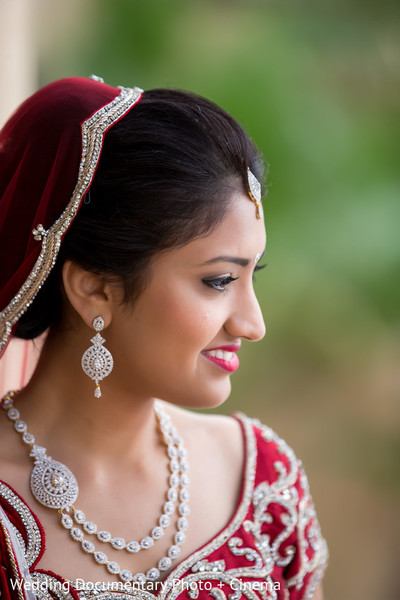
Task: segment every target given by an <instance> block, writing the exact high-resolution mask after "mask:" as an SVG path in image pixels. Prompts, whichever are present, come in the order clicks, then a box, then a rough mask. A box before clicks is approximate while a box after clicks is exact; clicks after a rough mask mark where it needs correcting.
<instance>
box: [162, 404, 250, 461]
mask: <svg viewBox="0 0 400 600" xmlns="http://www.w3.org/2000/svg"><path fill="white" fill-rule="evenodd" d="M167 410H168V412H169V414H170V415H171V417H172V419H173V422H174V423H175V424H176V426H177V429H178V431H182V432H183V433H184V435H185V438H186V439H187V440H188V441H189V443H194V442H195V443H196V446H197V448H199V449H202V451H203V453H204V454H203V456H204V457H205V456H206V455H210V456H215V453H216V452H217V453H218V454H219V455H221V454H222V455H225V456H226V457H229V460H230V462H231V464H232V463H234V464H240V463H241V462H242V461H243V458H244V456H243V455H244V452H243V433H242V427H241V425H240V423H239V422H238V420H237V419H235V418H232V417H231V416H225V415H218V414H206V413H200V412H194V411H190V410H185V409H181V408H178V407H176V406H172V405H170V404H168V405H167Z"/></svg>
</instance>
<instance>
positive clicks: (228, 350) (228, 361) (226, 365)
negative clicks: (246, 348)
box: [202, 344, 240, 373]
mask: <svg viewBox="0 0 400 600" xmlns="http://www.w3.org/2000/svg"><path fill="white" fill-rule="evenodd" d="M239 348H240V345H239V344H231V345H229V346H220V347H219V348H210V350H203V352H202V355H203V356H204V357H205V358H207V360H209V361H210V362H212V363H214V364H215V365H216V366H217V367H220V368H221V369H223V370H224V371H226V372H228V373H233V372H234V371H236V370H237V369H238V368H239V359H238V357H237V355H236V354H235V352H236V351H237V350H239Z"/></svg>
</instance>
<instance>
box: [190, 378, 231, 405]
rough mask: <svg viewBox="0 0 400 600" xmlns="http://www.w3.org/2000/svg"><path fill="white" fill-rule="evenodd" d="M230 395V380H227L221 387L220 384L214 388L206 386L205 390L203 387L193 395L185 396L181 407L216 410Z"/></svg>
mask: <svg viewBox="0 0 400 600" xmlns="http://www.w3.org/2000/svg"><path fill="white" fill-rule="evenodd" d="M230 393H231V382H230V379H229V378H227V381H226V382H224V385H221V383H218V384H216V385H214V386H212V385H210V386H207V389H205V387H203V388H202V389H199V390H197V393H196V394H195V395H190V394H188V395H186V396H185V403H184V404H183V405H182V406H184V407H185V408H195V409H208V408H217V407H218V406H221V404H223V403H224V402H225V401H226V400H227V399H228V398H229V396H230Z"/></svg>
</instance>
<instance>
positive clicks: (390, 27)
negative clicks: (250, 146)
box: [36, 0, 400, 600]
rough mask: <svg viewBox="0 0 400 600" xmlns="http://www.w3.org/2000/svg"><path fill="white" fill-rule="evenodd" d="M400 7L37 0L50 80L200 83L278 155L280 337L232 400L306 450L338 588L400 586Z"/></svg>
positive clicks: (275, 330)
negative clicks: (92, 77) (87, 78)
mask: <svg viewBox="0 0 400 600" xmlns="http://www.w3.org/2000/svg"><path fill="white" fill-rule="evenodd" d="M399 16H400V4H399V3H398V2H391V1H389V0H383V1H382V0H381V1H380V2H369V1H368V0H364V1H363V2H360V1H357V0H346V2H345V1H344V0H319V1H318V2H317V1H311V0H310V1H301V0H280V1H278V0H277V1H272V0H271V1H268V0H258V1H257V0H253V1H252V0H247V1H245V0H242V1H234V0H225V1H223V0H219V1H217V0H214V1H211V0H202V1H197V2H196V1H195V0H192V1H190V0H113V1H110V0H85V1H83V2H78V0H73V1H72V0H70V1H69V2H61V0H56V1H54V0H53V1H50V0H38V1H37V13H36V28H37V41H38V44H39V72H38V84H45V83H47V82H49V81H51V80H53V79H57V78H60V77H63V76H69V75H90V74H91V73H95V74H97V75H100V76H102V77H103V78H104V79H105V81H106V82H107V83H111V84H114V85H118V84H121V85H133V84H134V85H139V86H140V87H143V88H144V89H149V88H152V87H165V86H168V87H177V88H181V89H189V90H192V91H195V92H197V93H200V94H202V95H204V96H206V97H208V98H210V99H212V100H214V101H215V102H217V103H218V104H220V105H221V106H222V107H224V108H225V109H226V110H228V111H229V112H230V113H231V114H232V115H233V116H234V117H236V118H237V119H238V120H239V121H240V122H241V123H242V125H243V126H244V127H245V128H246V129H247V131H248V132H249V133H250V135H251V136H252V138H253V139H254V140H255V142H256V143H257V145H258V146H259V148H260V149H261V151H262V153H263V155H264V157H265V161H266V162H267V163H268V164H269V165H270V174H269V177H268V197H267V199H266V200H265V202H264V206H265V214H266V223H267V230H268V245H267V255H266V262H267V263H268V268H267V269H265V270H264V271H262V272H261V273H260V274H258V276H257V283H256V286H257V290H258V292H259V297H260V301H261V304H262V307H263V311H264V315H265V320H266V323H267V336H266V337H265V339H264V340H263V341H262V342H261V343H259V344H257V345H248V346H247V347H245V348H243V350H242V351H241V357H242V367H241V369H240V371H239V372H238V374H237V375H235V376H234V377H233V384H234V385H233V389H234V391H233V393H232V397H231V399H230V400H229V401H228V402H227V404H226V405H225V406H224V407H223V410H225V411H226V412H232V411H234V410H243V411H245V412H247V413H248V414H250V415H252V416H258V417H260V419H261V420H263V421H264V422H267V423H268V424H269V425H270V426H271V427H273V428H274V429H276V430H277V431H278V432H279V434H280V435H281V436H282V437H284V438H285V439H287V440H288V442H289V443H290V444H291V445H292V446H293V448H294V449H295V450H296V453H297V454H298V456H300V457H301V458H302V459H303V461H304V463H305V466H306V469H307V472H308V476H309V479H310V483H311V489H312V492H313V496H314V500H315V503H316V506H317V510H318V514H319V518H320V521H321V525H322V528H323V532H324V534H325V536H326V537H327V539H328V543H329V548H330V555H331V557H330V566H329V569H328V571H327V575H326V578H325V596H326V598H327V599H328V600H336V599H338V598H340V599H341V600H350V599H352V600H354V599H361V598H362V599H363V600H372V599H376V598H379V599H380V600H395V599H398V598H400V578H399V574H398V565H396V562H397V563H398V557H399V550H398V537H399V534H400V527H399V517H398V512H399V511H398V507H399V498H400V496H399V479H400V477H399V467H398V459H399V454H400V444H399V421H400V418H399V416H400V411H399V409H398V399H399V395H400V376H399V362H400V335H399V334H400V311H399V305H400V242H399V237H400V236H399V223H400V197H399V192H400V185H399V184H400V176H399V159H400V151H399V134H400V119H399V117H400V110H399V109H400V100H399V91H400V86H399V83H400V43H399V40H400V19H399Z"/></svg>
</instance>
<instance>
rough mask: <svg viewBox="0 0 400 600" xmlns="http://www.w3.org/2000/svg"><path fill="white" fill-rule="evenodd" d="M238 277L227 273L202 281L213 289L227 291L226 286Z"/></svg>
mask: <svg viewBox="0 0 400 600" xmlns="http://www.w3.org/2000/svg"><path fill="white" fill-rule="evenodd" d="M236 279H238V277H232V275H225V276H224V277H216V279H203V280H202V281H203V283H204V284H205V285H207V286H208V287H209V288H211V289H212V290H216V291H217V292H225V291H226V286H227V285H229V284H230V283H232V281H236Z"/></svg>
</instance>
